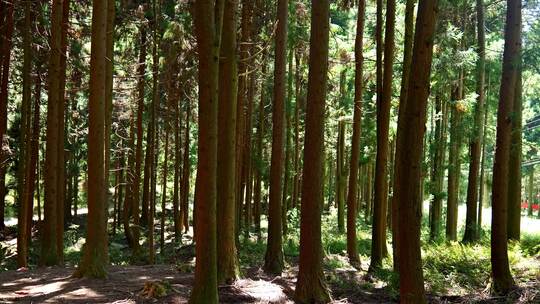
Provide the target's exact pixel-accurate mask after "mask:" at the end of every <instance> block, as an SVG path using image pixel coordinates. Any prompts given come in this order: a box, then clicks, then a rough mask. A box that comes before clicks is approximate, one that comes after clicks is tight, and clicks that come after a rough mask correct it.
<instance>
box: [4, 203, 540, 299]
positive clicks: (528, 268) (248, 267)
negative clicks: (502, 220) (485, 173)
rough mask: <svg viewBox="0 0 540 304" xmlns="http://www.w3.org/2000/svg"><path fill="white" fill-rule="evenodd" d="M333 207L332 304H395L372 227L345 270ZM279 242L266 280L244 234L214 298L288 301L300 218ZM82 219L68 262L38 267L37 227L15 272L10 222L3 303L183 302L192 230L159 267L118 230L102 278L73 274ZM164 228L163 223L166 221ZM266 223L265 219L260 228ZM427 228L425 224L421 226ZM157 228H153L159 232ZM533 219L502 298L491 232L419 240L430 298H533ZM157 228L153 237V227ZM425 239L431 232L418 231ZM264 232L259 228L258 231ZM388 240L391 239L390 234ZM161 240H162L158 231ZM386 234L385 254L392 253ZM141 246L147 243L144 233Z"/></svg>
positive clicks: (512, 255)
mask: <svg viewBox="0 0 540 304" xmlns="http://www.w3.org/2000/svg"><path fill="white" fill-rule="evenodd" d="M334 211H335V210H331V211H330V212H329V213H327V214H325V215H324V216H323V227H322V231H323V235H322V238H323V248H324V251H325V254H326V257H325V263H324V264H325V275H326V280H327V282H328V285H329V288H330V290H331V293H332V297H333V299H334V303H396V302H397V299H398V288H397V278H396V275H395V274H394V273H393V271H392V265H391V257H390V258H388V259H386V260H385V261H384V265H383V268H382V269H381V270H379V271H376V272H374V273H372V274H369V275H368V273H367V270H368V266H369V252H370V247H371V239H370V238H371V235H370V229H371V227H370V225H369V224H366V223H365V222H364V221H363V220H362V221H361V222H359V252H360V254H361V260H362V269H361V270H360V271H358V270H356V269H354V268H352V267H351V266H350V265H349V263H348V260H347V258H346V251H345V250H346V237H345V235H344V234H343V233H339V232H338V231H337V229H336V224H335V223H336V215H335V212H334ZM289 220H290V221H289V232H288V234H287V237H286V238H285V239H284V254H285V260H286V262H287V268H286V270H285V272H284V273H283V274H282V276H280V277H269V276H267V275H265V274H264V273H263V271H262V270H261V269H260V265H261V264H262V261H263V260H264V253H265V249H266V246H265V242H264V238H263V241H258V240H257V237H256V236H255V235H254V234H252V235H251V237H250V238H244V237H242V238H241V246H239V248H240V250H239V253H238V254H239V260H240V264H241V268H242V279H240V280H238V281H237V282H236V283H235V284H234V285H231V286H220V288H219V293H220V302H221V303H294V302H293V300H292V299H293V295H294V288H295V283H296V274H297V271H298V267H297V265H298V240H299V233H298V229H297V228H293V227H297V226H298V214H296V213H292V214H290V216H289ZM84 223H85V218H84V215H80V216H79V217H78V218H76V219H75V223H74V224H72V225H71V226H70V227H69V228H68V229H67V230H66V232H65V238H64V243H65V245H66V250H65V261H66V263H65V264H66V267H51V268H37V267H35V266H33V265H35V264H36V261H37V256H38V252H37V251H38V250H37V248H39V244H38V243H37V242H38V238H37V233H34V242H36V243H34V244H36V245H33V246H32V247H31V252H30V263H31V265H32V266H31V267H30V269H22V270H21V269H19V270H15V268H16V267H15V264H14V260H15V245H16V239H15V237H16V231H15V227H14V226H12V227H10V229H8V232H7V233H5V234H4V235H3V236H0V303H187V299H188V297H189V293H190V290H191V286H192V284H193V269H194V246H193V245H191V243H192V240H191V236H190V234H187V235H184V238H183V240H182V244H186V245H179V244H176V243H175V242H174V241H173V235H172V232H171V231H167V234H166V238H165V239H166V241H165V246H164V250H163V251H161V250H160V249H159V242H158V244H156V251H157V256H156V258H157V265H153V266H149V265H144V264H145V261H144V259H145V257H140V258H138V259H134V258H133V257H131V256H130V251H129V248H127V246H126V243H125V239H124V236H123V235H122V233H121V231H120V232H119V233H117V234H115V235H114V234H112V233H111V235H110V242H111V245H110V247H109V251H110V262H111V264H112V265H113V266H110V268H109V277H108V278H107V279H106V280H97V279H78V278H73V277H71V275H72V273H73V272H74V269H75V268H74V267H75V265H76V264H77V263H78V261H79V259H80V254H81V253H80V250H81V247H82V244H84V230H85V227H84ZM168 226H169V227H170V225H168ZM263 226H264V224H263ZM424 226H425V225H424ZM159 229H160V227H159V225H157V227H156V230H157V231H159ZM538 230H540V220H539V219H533V218H526V217H523V220H522V231H523V235H522V240H521V242H520V243H511V244H510V246H509V259H510V264H511V269H512V274H513V276H514V279H515V281H516V286H517V287H516V289H515V290H514V291H513V292H512V293H511V294H510V295H509V296H508V297H504V298H503V297H496V296H493V295H491V294H490V268H491V267H490V251H489V233H488V232H485V233H484V235H483V237H482V240H481V242H480V243H478V244H476V245H463V244H460V243H448V242H445V241H444V239H442V240H441V241H438V242H433V243H430V242H427V241H424V242H423V247H422V257H423V268H424V279H425V282H426V290H427V293H428V301H429V303H540V231H538ZM157 231H156V235H158V233H159V232H157ZM422 235H423V240H425V239H426V235H428V232H427V231H424V230H423V234H422ZM263 236H264V231H263ZM389 238H390V236H389ZM158 239H159V237H158ZM390 240H391V239H389V246H388V247H389V250H391V246H390ZM142 242H143V243H142V245H143V246H145V245H146V243H145V240H144V239H142Z"/></svg>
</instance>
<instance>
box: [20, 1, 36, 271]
mask: <svg viewBox="0 0 540 304" xmlns="http://www.w3.org/2000/svg"><path fill="white" fill-rule="evenodd" d="M32 19H33V18H32V5H31V3H30V2H25V3H24V25H23V28H22V35H23V52H24V55H23V69H22V78H23V92H22V95H23V96H22V111H21V142H20V147H21V153H20V158H19V170H20V175H19V181H18V183H19V189H20V192H19V195H20V196H19V204H20V205H19V214H18V229H19V230H18V234H17V267H19V268H20V267H28V240H29V235H28V232H29V231H30V228H29V226H31V225H32V212H29V209H30V208H31V207H30V206H31V205H32V203H31V201H32V200H33V197H32V195H31V193H30V192H29V190H30V189H29V186H30V183H32V184H33V182H34V181H33V180H31V179H30V177H31V175H32V172H31V171H30V170H31V168H32V166H31V164H30V162H31V155H32V153H31V146H32V142H33V141H32V140H30V139H31V138H32V134H31V132H32V131H31V130H32V129H31V124H30V123H31V117H32V116H31V109H32V94H31V89H32V79H31V75H30V73H31V70H32V46H31V43H32V33H31V26H32ZM34 171H35V167H34ZM30 187H32V186H30Z"/></svg>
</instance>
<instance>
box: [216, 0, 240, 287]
mask: <svg viewBox="0 0 540 304" xmlns="http://www.w3.org/2000/svg"><path fill="white" fill-rule="evenodd" d="M236 8H237V1H236V0H227V1H226V5H225V10H224V12H223V37H222V39H221V40H222V42H221V50H220V60H219V101H218V103H219V109H218V146H219V150H220V153H218V165H217V224H218V227H219V233H218V236H217V273H218V283H219V284H223V283H227V284H231V283H233V282H234V281H236V279H238V277H239V275H240V268H239V264H238V256H237V253H236V244H235V230H234V229H235V210H236V209H235V206H236V181H237V179H236V154H235V152H236V102H237V90H238V66H237V57H236V26H237V24H236V23H237V22H236V21H237V17H236Z"/></svg>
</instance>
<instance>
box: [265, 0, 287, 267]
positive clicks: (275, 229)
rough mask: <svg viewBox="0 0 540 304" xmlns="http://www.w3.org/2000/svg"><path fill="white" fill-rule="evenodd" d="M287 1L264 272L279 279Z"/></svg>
mask: <svg viewBox="0 0 540 304" xmlns="http://www.w3.org/2000/svg"><path fill="white" fill-rule="evenodd" d="M288 2H289V1H288V0H278V3H277V20H278V21H277V22H278V24H277V31H276V48H275V66H274V101H273V109H272V157H271V163H270V195H269V202H268V243H267V248H266V254H265V258H264V270H265V271H266V272H267V273H270V274H275V275H280V274H281V271H282V270H283V244H282V241H283V240H282V228H283V227H282V214H281V212H282V211H281V208H282V204H283V203H284V202H282V199H283V197H282V195H283V193H282V191H283V184H282V183H283V171H284V158H285V128H286V126H285V94H286V91H285V90H286V83H285V70H286V60H287V53H286V52H287V19H288Z"/></svg>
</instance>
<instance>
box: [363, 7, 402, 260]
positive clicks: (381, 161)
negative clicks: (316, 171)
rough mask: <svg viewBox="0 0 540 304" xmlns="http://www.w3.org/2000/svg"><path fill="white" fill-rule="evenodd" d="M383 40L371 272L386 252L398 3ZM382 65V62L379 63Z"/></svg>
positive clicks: (388, 9)
mask: <svg viewBox="0 0 540 304" xmlns="http://www.w3.org/2000/svg"><path fill="white" fill-rule="evenodd" d="M386 3H387V7H386V28H385V35H384V36H385V37H384V39H385V40H384V75H383V74H382V71H381V69H382V67H378V69H377V76H378V77H377V79H378V81H377V87H378V90H377V158H376V163H375V166H376V168H375V195H374V202H373V206H374V210H373V229H372V237H371V240H372V242H371V264H370V265H369V267H370V269H371V270H374V269H377V268H380V267H381V265H382V259H383V257H384V256H385V255H386V254H387V249H386V213H387V208H388V155H389V151H388V150H389V146H388V138H389V131H390V130H389V127H390V108H391V101H392V100H391V99H392V74H393V63H394V31H395V22H396V20H395V19H396V2H395V0H388V1H387V2H386ZM382 9H383V8H382V0H378V2H377V21H378V22H377V24H378V26H377V29H378V32H377V42H378V43H377V49H378V52H377V54H378V61H379V62H382V47H383V45H382V37H381V36H382ZM379 65H382V63H379ZM383 76H384V77H383Z"/></svg>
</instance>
